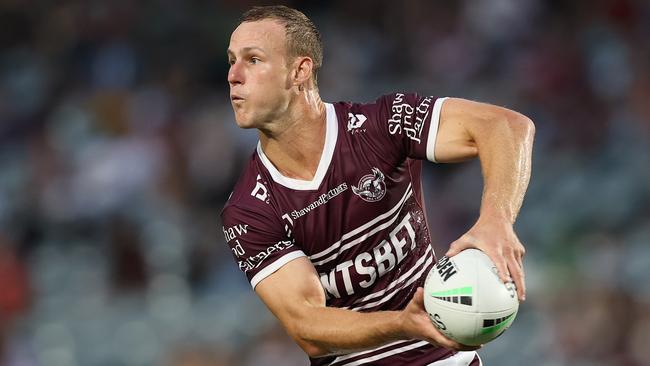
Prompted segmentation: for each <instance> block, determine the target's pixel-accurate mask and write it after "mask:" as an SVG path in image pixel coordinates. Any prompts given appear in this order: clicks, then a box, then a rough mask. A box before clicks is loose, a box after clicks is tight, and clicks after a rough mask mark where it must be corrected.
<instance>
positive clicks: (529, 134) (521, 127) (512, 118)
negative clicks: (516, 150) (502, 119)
mask: <svg viewBox="0 0 650 366" xmlns="http://www.w3.org/2000/svg"><path fill="white" fill-rule="evenodd" d="M506 121H507V124H508V127H509V128H510V130H511V131H513V132H514V134H515V135H517V136H520V138H522V139H524V140H530V141H532V139H533V137H534V136H535V123H533V121H532V120H531V119H530V118H528V117H526V116H524V115H523V114H521V113H517V112H512V111H511V112H510V113H509V114H508V116H507V118H506Z"/></svg>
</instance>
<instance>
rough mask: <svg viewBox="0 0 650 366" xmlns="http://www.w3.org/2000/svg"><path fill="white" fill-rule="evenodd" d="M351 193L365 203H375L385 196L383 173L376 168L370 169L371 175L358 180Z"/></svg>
mask: <svg viewBox="0 0 650 366" xmlns="http://www.w3.org/2000/svg"><path fill="white" fill-rule="evenodd" d="M352 192H353V193H354V194H356V195H357V196H359V197H361V199H362V200H364V201H366V202H377V201H379V200H381V199H382V198H384V196H385V195H386V183H384V173H382V172H381V171H380V170H379V169H378V168H372V174H366V175H364V176H363V177H361V179H359V184H357V185H356V186H352Z"/></svg>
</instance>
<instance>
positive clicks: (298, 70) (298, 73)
mask: <svg viewBox="0 0 650 366" xmlns="http://www.w3.org/2000/svg"><path fill="white" fill-rule="evenodd" d="M313 68H314V61H313V60H312V59H311V57H307V56H303V57H297V58H296V61H295V63H294V78H293V84H294V85H298V86H299V87H300V86H302V87H305V86H309V85H310V84H311V82H310V80H311V79H312V70H313Z"/></svg>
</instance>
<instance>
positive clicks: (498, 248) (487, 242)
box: [445, 216, 526, 301]
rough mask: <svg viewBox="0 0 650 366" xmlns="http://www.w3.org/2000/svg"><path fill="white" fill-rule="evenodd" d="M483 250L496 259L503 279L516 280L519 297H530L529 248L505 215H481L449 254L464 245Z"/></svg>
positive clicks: (505, 280)
mask: <svg viewBox="0 0 650 366" xmlns="http://www.w3.org/2000/svg"><path fill="white" fill-rule="evenodd" d="M468 248H476V249H480V250H482V251H483V252H484V253H485V254H487V256H488V257H490V259H492V261H493V262H494V264H495V265H496V267H497V269H498V270H499V277H500V278H501V280H502V281H503V282H510V281H512V280H514V282H515V286H516V287H517V296H518V297H519V301H524V300H526V282H525V280H524V263H523V260H524V254H525V253H526V250H525V249H524V246H523V245H522V244H521V242H520V241H519V238H517V235H516V234H515V232H514V229H513V227H512V224H511V223H510V222H508V221H507V220H504V219H497V218H491V217H483V216H482V217H480V218H479V219H478V221H477V222H476V224H474V226H473V227H472V228H471V229H470V230H469V231H468V232H467V233H465V235H463V236H461V237H460V238H459V239H458V240H456V241H454V242H453V243H451V245H450V246H449V250H448V251H447V253H446V254H445V255H446V256H448V257H452V256H454V255H456V254H458V253H460V252H461V251H462V250H464V249H468Z"/></svg>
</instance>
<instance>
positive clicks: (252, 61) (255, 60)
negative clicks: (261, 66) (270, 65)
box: [250, 57, 260, 65]
mask: <svg viewBox="0 0 650 366" xmlns="http://www.w3.org/2000/svg"><path fill="white" fill-rule="evenodd" d="M258 62H260V59H259V58H257V57H251V59H250V63H251V64H253V65H255V64H256V63H258Z"/></svg>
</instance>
